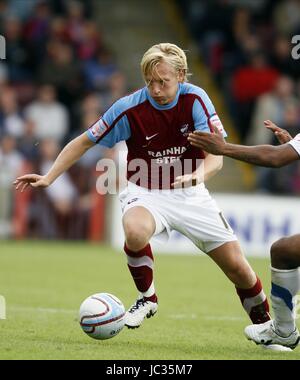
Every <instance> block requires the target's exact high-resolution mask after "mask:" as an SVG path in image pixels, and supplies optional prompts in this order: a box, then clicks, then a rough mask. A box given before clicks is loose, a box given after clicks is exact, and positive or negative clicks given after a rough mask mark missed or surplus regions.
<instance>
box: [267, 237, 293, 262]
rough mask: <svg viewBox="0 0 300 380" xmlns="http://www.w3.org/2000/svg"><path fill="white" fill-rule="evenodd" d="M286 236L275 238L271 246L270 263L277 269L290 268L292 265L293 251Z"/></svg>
mask: <svg viewBox="0 0 300 380" xmlns="http://www.w3.org/2000/svg"><path fill="white" fill-rule="evenodd" d="M288 240H289V239H288V238H282V239H279V240H277V241H276V242H275V243H274V244H273V245H272V247H271V264H272V267H274V268H278V269H290V267H291V266H292V265H293V261H294V260H293V252H292V249H291V247H290V244H289V241H288Z"/></svg>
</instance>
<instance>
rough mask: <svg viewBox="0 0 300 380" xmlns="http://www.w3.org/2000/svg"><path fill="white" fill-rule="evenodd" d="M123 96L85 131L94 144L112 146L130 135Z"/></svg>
mask: <svg viewBox="0 0 300 380" xmlns="http://www.w3.org/2000/svg"><path fill="white" fill-rule="evenodd" d="M126 109H127V107H126V101H125V99H124V98H122V99H120V100H118V101H117V102H116V103H114V104H113V105H112V106H111V107H110V108H109V109H108V110H107V111H106V112H105V113H104V115H103V116H102V117H101V118H100V119H99V120H98V121H97V122H96V123H95V124H93V125H92V126H91V127H90V128H89V129H88V131H87V135H88V137H89V139H90V140H91V141H93V142H94V143H95V144H99V145H102V146H105V147H107V148H112V147H113V146H114V145H115V144H117V143H118V142H120V141H123V140H128V139H129V138H130V136H131V130H130V125H129V122H128V118H127V116H126Z"/></svg>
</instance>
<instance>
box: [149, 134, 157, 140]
mask: <svg viewBox="0 0 300 380" xmlns="http://www.w3.org/2000/svg"><path fill="white" fill-rule="evenodd" d="M157 135H158V133H155V135H152V136H150V137H148V136H146V140H147V141H149V140H151V139H153V137H155V136H157Z"/></svg>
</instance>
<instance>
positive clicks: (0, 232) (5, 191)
mask: <svg viewBox="0 0 300 380" xmlns="http://www.w3.org/2000/svg"><path fill="white" fill-rule="evenodd" d="M23 164H24V160H23V157H22V156H21V154H20V153H19V152H18V151H17V150H16V140H15V138H14V137H13V136H9V135H5V136H3V137H2V138H1V140H0V168H1V170H0V236H2V237H3V236H9V235H10V234H11V233H12V224H11V218H12V213H13V191H12V183H13V181H14V179H15V178H16V177H18V176H19V175H20V174H21V171H22V166H23Z"/></svg>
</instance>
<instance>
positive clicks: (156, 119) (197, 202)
mask: <svg viewBox="0 0 300 380" xmlns="http://www.w3.org/2000/svg"><path fill="white" fill-rule="evenodd" d="M141 69H142V74H143V78H144V80H145V83H146V86H145V87H144V88H142V89H140V90H138V91H136V92H134V93H133V94H131V95H129V96H125V97H123V98H121V99H119V100H118V101H116V102H115V103H114V104H113V105H112V106H111V107H110V108H109V109H108V110H107V111H106V112H105V113H104V115H103V116H102V117H101V118H100V119H99V120H98V121H97V122H96V123H95V124H94V125H92V126H91V128H90V129H89V130H88V131H87V132H86V133H84V134H82V135H81V136H79V137H78V138H76V139H75V140H73V141H71V142H70V143H69V144H68V145H67V146H66V147H65V148H64V149H63V150H62V152H61V153H60V155H59V156H58V158H57V160H56V162H55V163H54V165H53V167H52V168H51V169H50V171H49V172H48V174H46V175H45V176H40V175H37V174H29V175H25V176H22V177H20V178H18V179H17V180H16V182H15V185H16V188H17V189H19V188H21V189H22V190H24V189H25V188H26V187H27V186H28V185H31V186H33V187H35V188H37V187H47V186H50V185H51V183H53V181H55V179H56V178H57V177H58V176H59V175H61V174H62V173H63V172H64V171H66V170H67V169H68V168H70V166H71V165H72V164H74V163H75V162H76V161H77V160H78V159H79V158H80V157H81V156H82V155H83V154H84V153H85V152H86V151H87V150H88V149H89V148H91V147H92V146H94V145H95V144H99V145H103V146H105V147H109V148H111V147H113V146H114V145H115V144H116V143H117V142H119V141H122V140H125V141H126V144H127V147H128V157H127V161H128V162H127V179H128V186H127V188H126V189H125V190H124V191H123V192H122V193H121V194H120V201H121V206H122V210H123V227H124V232H125V240H126V241H125V246H124V251H125V253H126V256H127V262H128V268H129V270H130V273H131V275H132V277H133V280H134V282H135V285H136V287H137V289H138V291H139V292H140V294H139V297H138V299H137V301H136V302H135V303H134V304H133V306H132V307H131V308H130V309H129V310H128V312H127V314H126V325H127V326H128V327H129V328H136V327H139V326H140V325H141V323H142V322H143V320H144V318H145V317H148V318H149V317H151V316H152V315H154V314H155V313H156V312H157V308H158V299H157V295H156V291H155V286H154V281H153V268H154V258H153V254H152V250H151V246H150V244H149V241H150V239H151V237H153V236H157V237H159V238H163V237H164V236H165V235H166V234H169V233H170V231H172V230H177V231H179V232H181V233H182V234H183V235H185V236H187V237H188V238H189V239H190V240H191V241H192V242H193V243H194V244H195V245H196V246H197V247H198V248H199V249H201V250H202V251H204V252H205V253H207V254H208V255H209V256H210V257H211V258H212V259H213V260H214V261H215V262H216V264H217V265H218V266H219V267H220V268H221V269H222V270H223V272H224V273H225V274H226V276H227V277H228V278H229V279H230V280H231V281H232V282H233V283H234V284H235V286H236V290H237V293H238V295H239V297H240V299H241V302H242V304H243V307H244V308H245V310H246V311H247V313H248V314H249V316H250V318H251V320H252V322H253V323H262V322H266V321H268V320H269V319H270V316H269V306H268V301H267V298H266V296H265V293H264V291H263V289H262V285H261V282H260V280H259V279H258V277H257V276H256V274H255V273H254V271H253V270H252V268H251V267H250V265H249V264H248V262H247V261H246V259H245V258H244V256H243V254H242V252H241V249H240V246H239V244H238V242H237V238H236V236H235V235H234V233H233V231H232V229H231V228H230V226H229V224H228V223H227V221H226V220H225V218H224V217H223V215H222V212H221V211H220V209H219V208H218V206H217V205H216V203H215V201H214V200H213V199H212V198H211V196H210V195H209V193H208V191H207V189H206V188H205V185H204V181H206V180H207V179H209V178H210V177H211V176H213V175H214V174H216V173H217V172H218V171H219V170H220V169H221V167H222V158H221V157H216V156H213V155H207V154H205V153H204V152H203V151H199V150H198V149H197V148H194V147H192V146H191V145H190V143H189V142H188V140H187V137H188V134H189V132H192V131H194V130H200V131H206V132H210V125H211V123H212V121H218V122H220V120H219V118H218V116H217V114H216V111H215V108H214V106H213V104H212V102H211V101H210V99H209V97H208V95H207V94H206V92H205V91H204V90H203V89H201V88H199V87H197V86H194V85H192V84H189V83H188V82H187V75H188V66H187V58H186V55H185V53H184V52H183V50H182V49H180V48H179V47H178V46H176V45H174V44H170V43H161V44H158V45H155V46H153V47H151V48H150V49H149V50H148V51H147V52H146V53H145V54H144V56H143V58H142V61H141ZM220 129H222V131H223V132H222V133H223V135H224V136H226V133H225V131H224V130H223V128H222V127H221V126H220ZM203 161H204V164H205V165H203ZM174 296H175V295H174Z"/></svg>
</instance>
